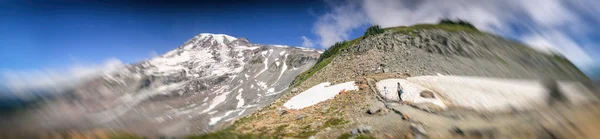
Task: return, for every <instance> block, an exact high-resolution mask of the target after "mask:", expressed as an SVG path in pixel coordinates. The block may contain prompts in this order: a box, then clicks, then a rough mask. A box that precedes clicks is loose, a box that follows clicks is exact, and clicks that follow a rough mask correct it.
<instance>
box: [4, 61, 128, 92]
mask: <svg viewBox="0 0 600 139" xmlns="http://www.w3.org/2000/svg"><path fill="white" fill-rule="evenodd" d="M123 66H124V64H123V63H122V62H121V61H120V60H118V59H115V58H111V59H107V60H105V61H104V63H102V64H84V65H82V64H75V65H72V66H69V67H66V68H65V69H35V70H27V71H15V70H2V71H1V73H0V79H2V80H1V81H0V86H4V88H5V89H8V90H7V91H9V93H14V95H16V96H18V97H21V98H29V97H30V96H31V95H32V94H31V93H32V91H35V90H36V89H43V90H48V91H49V92H58V91H61V90H62V89H65V88H66V87H70V86H73V85H76V84H78V83H81V82H83V81H85V80H86V79H89V78H90V77H94V76H96V75H101V74H104V73H108V72H112V71H114V70H117V69H119V68H122V67H123Z"/></svg>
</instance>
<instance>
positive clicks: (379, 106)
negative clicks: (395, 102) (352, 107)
mask: <svg viewBox="0 0 600 139" xmlns="http://www.w3.org/2000/svg"><path fill="white" fill-rule="evenodd" d="M384 109H385V104H383V103H381V102H378V101H377V102H374V103H373V104H371V107H369V109H368V110H367V113H368V114H371V115H372V114H377V113H380V112H382V111H383V110H384Z"/></svg>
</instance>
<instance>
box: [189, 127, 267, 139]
mask: <svg viewBox="0 0 600 139" xmlns="http://www.w3.org/2000/svg"><path fill="white" fill-rule="evenodd" d="M186 138H188V139H263V138H269V137H264V136H258V135H252V134H239V133H235V132H233V131H231V129H230V128H228V129H224V130H219V131H216V132H212V133H207V134H202V135H193V136H188V137H186Z"/></svg>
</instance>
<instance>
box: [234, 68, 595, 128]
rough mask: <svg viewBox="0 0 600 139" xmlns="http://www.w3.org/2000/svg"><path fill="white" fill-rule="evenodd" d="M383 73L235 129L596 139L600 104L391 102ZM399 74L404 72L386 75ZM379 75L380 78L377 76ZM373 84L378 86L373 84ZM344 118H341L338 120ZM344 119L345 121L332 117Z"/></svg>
mask: <svg viewBox="0 0 600 139" xmlns="http://www.w3.org/2000/svg"><path fill="white" fill-rule="evenodd" d="M381 76H382V75H374V76H366V77H360V78H357V83H359V86H361V90H359V91H352V92H340V94H338V95H337V96H336V98H335V99H331V100H328V101H325V102H322V103H319V104H317V105H314V106H311V107H308V108H306V109H301V110H286V109H284V108H282V107H281V103H274V104H272V105H271V106H270V107H267V108H265V109H262V110H260V111H259V112H257V113H255V114H252V115H251V116H248V117H245V118H243V119H241V121H238V122H236V124H235V128H234V131H235V132H239V133H252V134H262V135H269V136H273V137H275V138H308V137H311V136H312V137H315V138H345V137H358V136H361V137H375V138H595V137H598V136H599V135H598V134H596V133H595V131H594V129H597V128H598V126H599V124H600V118H597V117H598V116H600V109H598V108H597V106H600V103H597V102H593V103H586V104H580V105H572V104H570V103H561V104H556V105H554V107H543V108H537V109H531V110H523V111H512V112H478V111H474V110H470V109H465V108H460V107H449V108H448V109H446V110H441V109H435V108H436V107H435V106H431V107H429V106H422V105H415V104H412V103H409V102H398V101H388V100H385V99H382V97H381V96H379V95H377V94H378V93H379V92H377V89H374V86H375V85H374V83H375V82H377V81H378V80H380V79H385V78H382V77H381ZM383 76H387V77H389V78H393V77H394V78H397V77H401V76H402V75H395V76H389V75H383ZM376 78H379V79H376ZM372 87H373V88H372ZM338 119H339V120H338ZM332 121H339V122H332Z"/></svg>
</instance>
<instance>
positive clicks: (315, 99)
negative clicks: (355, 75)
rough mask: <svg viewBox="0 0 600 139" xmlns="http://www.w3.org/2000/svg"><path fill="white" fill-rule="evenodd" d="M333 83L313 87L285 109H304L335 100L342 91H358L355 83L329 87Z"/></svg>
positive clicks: (299, 95)
mask: <svg viewBox="0 0 600 139" xmlns="http://www.w3.org/2000/svg"><path fill="white" fill-rule="evenodd" d="M330 84H331V83H329V82H324V83H321V84H318V85H315V86H313V87H311V88H310V89H308V90H306V91H304V92H302V93H300V94H298V95H296V96H294V97H292V98H291V99H290V100H288V101H287V102H285V103H284V104H283V106H284V107H286V108H290V109H302V108H306V107H309V106H312V105H315V104H317V103H319V102H322V101H325V100H328V99H331V98H334V97H335V95H337V94H338V93H339V92H340V91H342V90H346V91H349V90H358V87H356V86H355V85H354V81H350V82H345V83H341V84H336V85H333V86H329V85H330Z"/></svg>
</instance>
